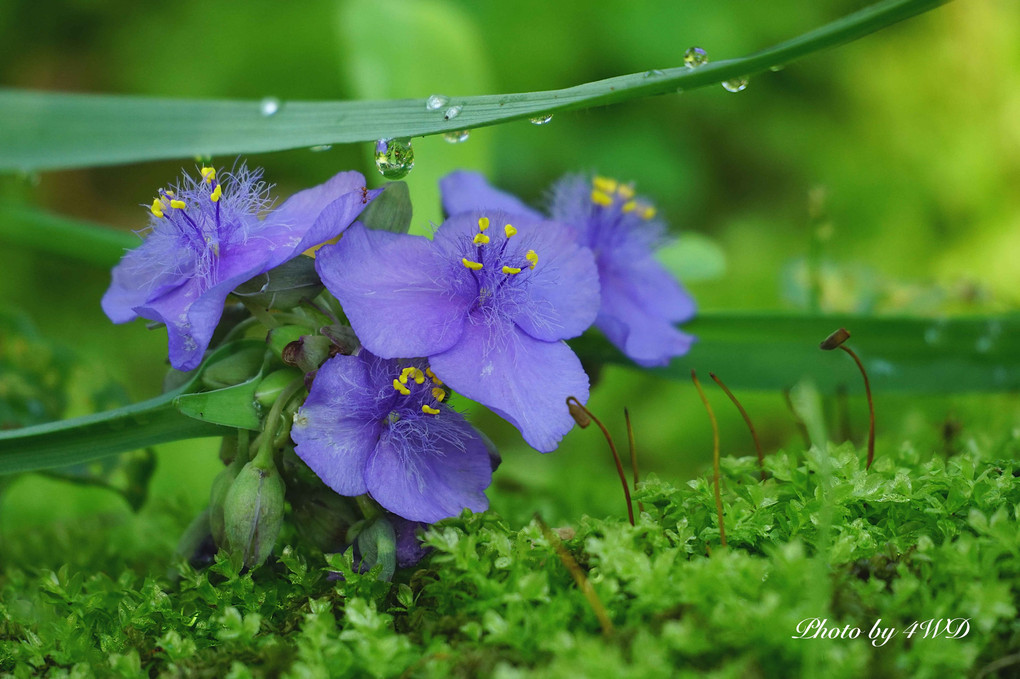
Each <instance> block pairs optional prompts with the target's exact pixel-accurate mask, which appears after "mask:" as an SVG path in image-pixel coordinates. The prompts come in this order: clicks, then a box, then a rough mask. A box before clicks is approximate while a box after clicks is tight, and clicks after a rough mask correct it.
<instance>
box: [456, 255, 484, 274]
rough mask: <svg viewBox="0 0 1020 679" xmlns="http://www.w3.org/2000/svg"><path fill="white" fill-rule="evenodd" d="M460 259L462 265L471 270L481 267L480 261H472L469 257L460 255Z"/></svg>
mask: <svg viewBox="0 0 1020 679" xmlns="http://www.w3.org/2000/svg"><path fill="white" fill-rule="evenodd" d="M460 261H461V263H462V264H463V265H464V266H466V267H467V268H469V269H471V270H472V271H478V270H479V269H481V268H482V263H481V262H472V261H471V260H470V259H468V258H466V257H462V258H461V260H460Z"/></svg>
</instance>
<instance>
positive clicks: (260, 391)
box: [255, 368, 301, 408]
mask: <svg viewBox="0 0 1020 679" xmlns="http://www.w3.org/2000/svg"><path fill="white" fill-rule="evenodd" d="M297 379H301V373H299V372H296V371H294V370H291V369H289V368H284V369H283V370H277V371H276V372H273V373H270V374H269V375H266V377H264V378H263V379H262V381H261V382H259V386H257V387H256V388H255V400H256V401H258V402H259V403H260V404H261V405H263V406H265V407H266V408H268V407H270V406H271V405H273V403H275V402H276V399H277V398H279V396H280V393H281V392H282V391H283V390H284V389H286V388H287V385H289V384H290V383H291V382H293V381H294V380H297Z"/></svg>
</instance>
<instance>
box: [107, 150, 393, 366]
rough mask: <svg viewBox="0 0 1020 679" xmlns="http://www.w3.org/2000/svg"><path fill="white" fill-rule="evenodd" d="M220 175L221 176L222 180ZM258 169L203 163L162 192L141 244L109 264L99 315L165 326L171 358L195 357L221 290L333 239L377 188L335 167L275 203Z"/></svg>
mask: <svg viewBox="0 0 1020 679" xmlns="http://www.w3.org/2000/svg"><path fill="white" fill-rule="evenodd" d="M221 178H222V182H221ZM269 189H270V187H269V186H268V185H267V184H266V183H265V182H263V181H262V171H261V170H260V169H256V170H248V169H247V168H246V167H245V166H244V165H241V166H240V168H238V169H237V170H236V171H234V172H231V173H225V174H222V175H221V176H218V173H217V171H216V170H215V169H214V168H211V167H203V168H201V171H200V176H199V177H198V178H195V177H191V176H188V175H185V176H184V178H183V179H182V180H181V181H180V182H179V183H178V184H177V185H176V186H175V187H173V188H172V189H165V190H163V189H161V190H160V192H159V195H158V196H157V197H156V199H155V200H154V201H153V202H152V206H151V207H150V208H149V228H148V234H147V237H146V239H145V241H144V242H143V243H142V244H141V245H140V246H139V247H137V248H135V249H134V250H131V251H129V252H128V253H127V254H125V255H124V258H123V259H122V260H121V261H120V263H119V264H118V265H117V266H116V267H114V269H113V282H112V284H111V285H110V288H109V290H107V292H106V294H105V295H104V296H103V311H105V312H106V315H107V316H109V317H110V320H112V321H113V322H114V323H126V322H127V321H131V320H134V319H135V318H137V317H139V316H140V317H142V318H147V319H149V320H153V321H159V322H162V323H165V324H166V327H167V334H168V336H169V349H170V351H169V353H170V363H171V364H172V365H173V366H174V367H175V368H177V369H178V370H190V369H192V368H194V367H196V366H197V365H198V364H199V363H200V362H201V360H202V354H203V353H204V352H205V350H206V349H207V348H208V346H209V341H210V339H211V338H212V334H213V330H215V328H216V325H217V324H218V323H219V320H220V316H221V314H222V312H223V303H224V301H225V300H226V297H227V295H228V294H229V293H230V292H231V291H232V290H233V289H234V288H235V287H237V286H238V285H240V284H241V283H243V282H245V281H247V280H248V279H250V278H252V277H253V276H257V275H259V274H262V273H265V272H266V271H269V270H270V269H272V268H273V267H276V266H278V265H280V264H282V263H283V262H285V261H287V260H289V259H292V258H294V257H296V256H298V255H300V254H301V253H302V252H303V251H304V250H307V249H308V248H310V247H312V246H314V245H318V244H319V243H322V242H323V241H325V240H329V239H330V238H334V237H336V236H337V235H339V234H340V233H341V232H342V231H343V230H344V229H345V228H347V226H348V225H349V224H350V223H351V222H352V221H354V219H355V218H356V217H357V216H358V215H359V214H360V213H361V211H362V209H364V207H365V205H366V204H367V203H368V202H369V200H371V199H372V198H374V197H375V195H376V194H377V193H378V192H377V191H367V190H366V189H365V178H364V177H363V176H362V175H361V173H359V172H341V173H339V174H337V175H336V176H334V177H333V178H332V179H330V180H329V181H327V182H326V183H324V184H321V185H319V186H316V187H314V188H311V189H307V190H305V191H301V192H300V193H297V194H295V195H293V196H291V198H290V199H289V200H287V201H286V202H284V203H283V205H281V206H280V207H279V208H277V209H276V210H273V211H272V212H269V214H268V215H267V216H266V217H265V219H259V215H260V214H261V213H264V212H266V211H267V210H269V208H270V207H271V206H272V200H271V199H270V198H269Z"/></svg>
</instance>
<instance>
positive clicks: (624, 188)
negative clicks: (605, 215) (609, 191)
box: [616, 184, 634, 200]
mask: <svg viewBox="0 0 1020 679" xmlns="http://www.w3.org/2000/svg"><path fill="white" fill-rule="evenodd" d="M616 192H617V193H618V194H620V198H623V199H624V200H630V199H631V198H633V197H634V187H633V186H631V185H630V184H620V188H619V189H617V191H616Z"/></svg>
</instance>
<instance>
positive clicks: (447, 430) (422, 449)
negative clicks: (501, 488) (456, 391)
mask: <svg viewBox="0 0 1020 679" xmlns="http://www.w3.org/2000/svg"><path fill="white" fill-rule="evenodd" d="M365 478H366V480H367V482H368V490H369V492H370V493H371V494H372V497H373V498H375V499H376V501H378V502H379V504H381V505H382V506H383V507H385V508H386V509H387V510H389V511H391V512H393V513H394V514H397V515H399V516H402V517H404V518H405V519H410V520H412V521H423V522H425V523H434V522H436V521H439V520H440V519H445V518H448V517H451V516H457V515H458V514H460V513H461V511H462V510H463V509H464V508H465V507H466V508H468V509H470V510H471V511H473V512H481V511H485V510H486V509H488V507H489V501H488V499H487V498H486V497H485V489H486V488H488V487H489V483H490V482H491V481H492V466H491V463H490V461H489V452H488V449H487V448H486V447H485V444H484V443H483V442H482V439H481V437H480V436H478V434H477V433H476V432H475V431H474V429H473V428H472V427H471V425H470V424H468V423H467V421H466V420H465V419H464V418H463V417H462V416H461V415H460V414H458V413H456V412H454V411H452V410H450V409H449V408H447V407H445V406H444V407H442V408H441V413H440V414H439V415H435V416H431V415H430V416H425V417H421V418H418V419H415V420H402V421H399V422H395V423H393V424H391V425H390V426H389V429H388V431H386V432H384V434H383V436H382V438H381V440H380V442H379V445H378V446H377V447H376V449H375V452H374V453H373V455H372V457H371V458H370V459H369V461H368V466H367V468H366V471H365Z"/></svg>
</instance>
